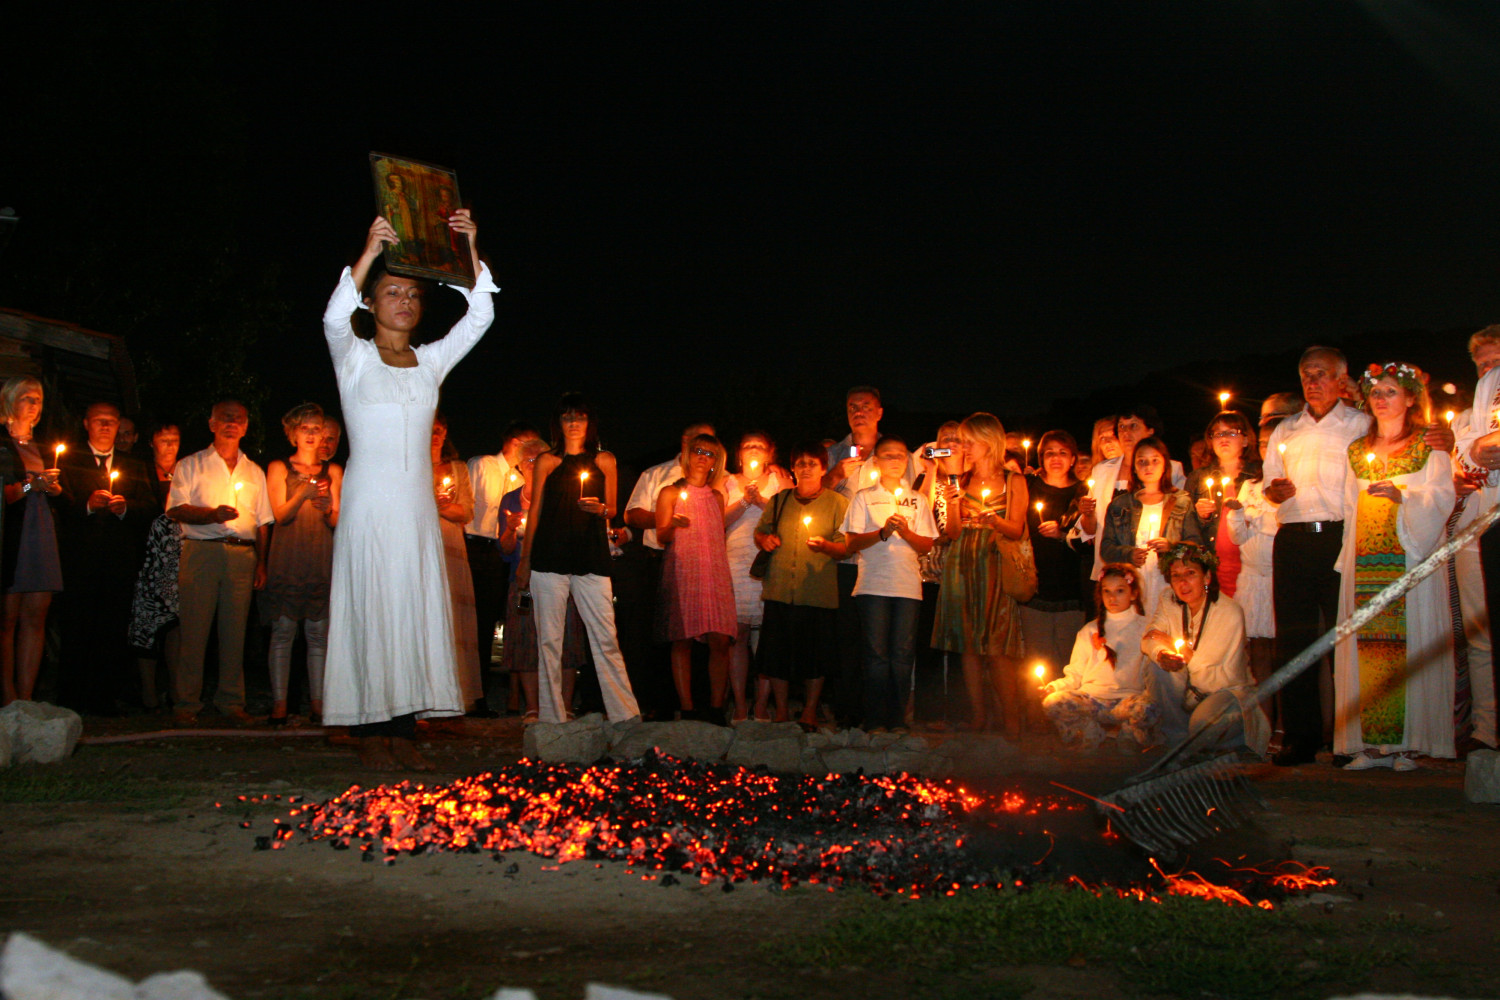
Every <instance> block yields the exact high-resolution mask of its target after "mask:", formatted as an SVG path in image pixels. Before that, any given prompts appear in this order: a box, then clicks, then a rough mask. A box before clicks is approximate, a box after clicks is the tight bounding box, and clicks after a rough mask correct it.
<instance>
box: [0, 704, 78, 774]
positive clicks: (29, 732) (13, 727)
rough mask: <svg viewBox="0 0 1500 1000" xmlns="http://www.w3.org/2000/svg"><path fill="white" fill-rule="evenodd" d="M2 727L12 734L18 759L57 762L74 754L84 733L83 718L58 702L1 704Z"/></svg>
mask: <svg viewBox="0 0 1500 1000" xmlns="http://www.w3.org/2000/svg"><path fill="white" fill-rule="evenodd" d="M0 729H5V730H6V731H7V732H8V733H9V734H10V748H11V755H12V756H13V758H14V760H15V762H16V763H18V764H23V763H26V762H27V761H30V762H31V763H34V764H55V763H57V762H58V761H60V760H67V759H68V758H69V757H70V756H72V754H73V748H74V747H75V746H77V745H78V737H80V736H82V735H83V719H82V718H80V717H79V715H78V713H77V712H74V711H72V710H71V709H67V708H62V707H61V706H58V705H48V704H47V703H46V702H41V701H13V702H11V703H10V704H9V705H6V706H5V707H4V708H0Z"/></svg>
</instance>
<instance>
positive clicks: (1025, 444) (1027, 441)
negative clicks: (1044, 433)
mask: <svg viewBox="0 0 1500 1000" xmlns="http://www.w3.org/2000/svg"><path fill="white" fill-rule="evenodd" d="M1021 447H1022V448H1030V447H1031V438H1022V439H1021Z"/></svg>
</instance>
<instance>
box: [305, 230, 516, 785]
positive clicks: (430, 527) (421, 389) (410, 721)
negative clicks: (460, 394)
mask: <svg viewBox="0 0 1500 1000" xmlns="http://www.w3.org/2000/svg"><path fill="white" fill-rule="evenodd" d="M449 225H450V226H451V227H452V228H453V230H454V231H455V232H459V233H463V234H464V235H466V236H467V237H468V239H469V247H470V252H471V253H472V254H473V255H474V271H475V273H476V274H477V275H478V278H477V280H476V281H475V284H474V288H473V290H472V291H470V290H468V289H464V288H458V289H457V290H458V291H459V293H460V294H462V295H463V296H464V297H465V298H466V299H467V300H468V302H469V310H468V312H467V313H466V314H465V315H464V317H463V318H462V319H460V320H459V321H458V322H457V323H456V324H454V326H453V329H452V330H450V331H449V332H448V335H447V336H446V337H444V338H442V339H441V340H437V341H434V342H432V343H430V344H424V345H423V346H421V347H416V348H413V347H412V346H411V343H410V340H411V335H412V332H413V331H414V330H415V329H416V327H417V324H418V323H419V322H420V321H421V319H422V304H423V302H422V299H423V295H424V293H425V292H426V288H427V286H426V285H425V284H424V283H422V282H419V281H416V280H413V279H411V278H401V277H397V276H396V275H393V274H388V273H385V272H384V270H383V269H380V268H375V271H374V273H373V274H372V273H371V270H372V267H374V265H375V264H376V261H377V260H378V259H379V258H380V255H381V250H382V247H383V245H384V244H386V243H394V242H396V233H395V230H393V229H392V228H391V224H390V223H389V222H388V221H387V220H386V219H384V218H377V219H376V220H375V222H374V224H373V225H371V226H370V232H369V236H368V238H367V239H366V242H365V249H364V253H362V254H361V255H360V258H359V262H358V263H357V264H355V266H354V268H353V270H352V271H351V270H350V269H348V268H345V270H344V274H343V276H342V277H341V278H340V279H339V284H338V287H337V288H335V289H334V292H333V297H332V298H330V299H329V300H328V308H327V310H326V311H325V312H324V314H323V334H324V336H325V337H327V339H328V351H329V354H330V355H332V357H333V367H334V371H335V374H336V375H337V376H338V384H339V398H340V400H341V402H342V409H343V416H344V424H345V427H346V428H347V431H348V437H349V462H348V465H347V467H346V469H345V472H344V495H343V510H342V512H341V514H340V520H339V530H338V533H337V535H336V536H335V539H334V548H333V585H332V592H331V595H330V608H329V618H330V621H329V635H328V663H327V667H326V669H325V675H324V685H325V692H324V705H323V721H324V722H325V723H327V724H329V725H344V726H350V727H351V728H350V735H352V736H354V737H355V738H356V739H357V740H358V741H359V756H360V760H361V761H362V762H363V763H364V764H365V765H366V766H369V767H373V768H377V769H389V768H392V767H395V766H396V765H397V764H398V763H399V764H400V765H401V766H403V767H407V768H412V769H416V770H431V769H432V765H431V764H429V763H428V762H427V761H426V760H425V759H424V758H423V757H422V755H421V754H420V753H419V752H418V751H417V748H416V745H415V743H413V738H414V737H415V735H416V720H417V718H418V717H422V718H426V717H428V716H442V715H461V714H463V710H464V706H463V699H462V696H461V695H460V693H459V690H458V682H457V679H456V678H457V670H456V665H455V659H454V642H453V617H452V611H451V607H450V605H449V597H448V579H447V569H446V565H445V561H444V555H443V541H442V536H441V535H440V534H439V532H438V517H437V503H436V500H435V498H434V495H433V486H432V460H431V446H432V438H431V435H432V417H433V413H434V412H435V411H436V409H437V401H438V389H439V387H440V386H441V385H442V382H443V378H444V376H446V375H447V374H448V372H449V371H450V370H451V369H452V368H453V366H454V365H455V364H457V363H458V361H459V359H460V358H462V357H463V356H464V355H465V354H467V353H468V352H469V349H470V348H471V347H473V346H474V344H475V343H477V342H478V340H479V338H480V337H481V336H483V335H484V331H485V330H487V329H489V325H490V321H491V320H492V319H493V318H494V305H493V303H492V302H491V300H490V293H492V292H495V291H498V289H497V288H496V287H495V285H494V283H493V282H492V281H491V280H490V273H489V270H488V269H487V268H486V267H485V266H484V265H483V264H482V263H480V261H479V252H478V249H477V244H476V242H475V235H476V229H475V226H474V221H473V219H472V218H471V217H470V215H469V213H468V211H467V210H460V211H458V212H455V213H454V214H453V217H452V218H451V219H450V220H449ZM367 279H368V282H367ZM361 287H363V288H364V294H363V296H361V293H360V289H361ZM361 301H363V308H367V309H369V310H370V312H371V314H372V318H373V320H374V327H375V336H374V337H373V339H370V340H364V339H362V338H360V337H358V336H356V334H355V332H354V327H353V326H352V324H351V322H350V317H351V315H352V314H353V313H354V311H355V310H356V309H358V308H361Z"/></svg>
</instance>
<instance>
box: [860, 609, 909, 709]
mask: <svg viewBox="0 0 1500 1000" xmlns="http://www.w3.org/2000/svg"><path fill="white" fill-rule="evenodd" d="M854 603H855V606H856V607H857V608H858V609H859V624H860V637H861V646H862V648H861V650H860V652H861V657H860V660H861V664H862V666H863V668H864V697H863V699H862V700H863V703H864V716H865V717H864V724H865V728H867V729H875V728H877V727H881V726H884V727H886V728H894V727H896V726H901V725H905V724H906V696H907V694H908V693H910V691H911V671H912V664H913V661H914V659H915V657H916V645H917V617H918V615H920V614H921V611H922V602H921V601H918V600H914V599H912V598H910V597H876V596H874V595H871V594H860V595H859V596H858V597H856V598H855V599H854Z"/></svg>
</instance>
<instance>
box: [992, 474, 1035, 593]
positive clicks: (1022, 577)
mask: <svg viewBox="0 0 1500 1000" xmlns="http://www.w3.org/2000/svg"><path fill="white" fill-rule="evenodd" d="M1013 475H1014V474H1013V473H1006V475H1005V518H1006V520H1010V505H1011V504H1012V503H1014V502H1015V495H1016V491H1015V484H1014V483H1013V482H1012V481H1011V480H1012V477H1013ZM994 539H995V546H996V548H998V549H999V550H1000V589H1002V590H1004V591H1005V593H1006V595H1007V596H1009V597H1011V598H1012V599H1013V600H1015V601H1016V603H1018V604H1025V603H1026V602H1027V601H1029V600H1031V599H1032V598H1033V597H1035V596H1036V588H1037V579H1036V556H1035V554H1034V553H1033V552H1032V550H1031V529H1030V528H1029V527H1027V526H1026V524H1025V522H1024V521H1023V522H1022V528H1021V537H1020V538H1006V537H1005V536H1004V535H1002V534H1001V533H1000V532H998V531H997V532H995V533H994Z"/></svg>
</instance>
